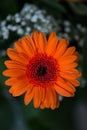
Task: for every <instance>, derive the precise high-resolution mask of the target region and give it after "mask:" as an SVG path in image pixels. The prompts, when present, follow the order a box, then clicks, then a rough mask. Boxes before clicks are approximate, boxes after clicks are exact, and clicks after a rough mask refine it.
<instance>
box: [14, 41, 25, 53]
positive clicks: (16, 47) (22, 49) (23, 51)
mask: <svg viewBox="0 0 87 130" xmlns="http://www.w3.org/2000/svg"><path fill="white" fill-rule="evenodd" d="M14 46H15V49H16V50H17V52H19V53H25V50H24V48H23V47H22V43H21V42H20V40H18V42H15V43H14Z"/></svg>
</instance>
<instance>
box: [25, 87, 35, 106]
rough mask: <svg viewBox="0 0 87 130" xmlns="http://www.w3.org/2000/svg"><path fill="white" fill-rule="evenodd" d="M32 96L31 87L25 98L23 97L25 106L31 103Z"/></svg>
mask: <svg viewBox="0 0 87 130" xmlns="http://www.w3.org/2000/svg"><path fill="white" fill-rule="evenodd" d="M33 96H34V89H33V87H32V88H30V91H27V93H26V94H25V97H24V103H25V105H28V104H29V103H30V102H31V100H32V98H33Z"/></svg>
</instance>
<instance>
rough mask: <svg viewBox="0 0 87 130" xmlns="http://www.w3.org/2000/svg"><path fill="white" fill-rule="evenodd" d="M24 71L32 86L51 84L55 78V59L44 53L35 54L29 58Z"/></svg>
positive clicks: (56, 69)
mask: <svg viewBox="0 0 87 130" xmlns="http://www.w3.org/2000/svg"><path fill="white" fill-rule="evenodd" d="M26 73H27V77H28V80H29V83H31V84H33V85H34V86H42V87H46V86H51V85H53V84H55V81H56V80H57V75H58V65H57V61H56V60H55V59H54V58H53V57H51V56H49V57H48V56H47V55H46V54H38V55H35V56H34V57H33V58H32V59H30V61H29V64H28V65H27V70H26Z"/></svg>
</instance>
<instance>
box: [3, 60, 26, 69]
mask: <svg viewBox="0 0 87 130" xmlns="http://www.w3.org/2000/svg"><path fill="white" fill-rule="evenodd" d="M4 64H5V65H6V66H7V68H9V69H12V68H14V69H16V68H17V69H22V70H26V66H25V65H24V64H22V63H19V62H17V61H13V60H7V61H5V62H4Z"/></svg>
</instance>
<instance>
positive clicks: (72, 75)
mask: <svg viewBox="0 0 87 130" xmlns="http://www.w3.org/2000/svg"><path fill="white" fill-rule="evenodd" d="M60 76H61V77H63V78H64V79H72V80H73V79H76V78H79V77H81V72H78V73H72V72H71V73H70V72H69V73H67V72H60Z"/></svg>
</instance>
